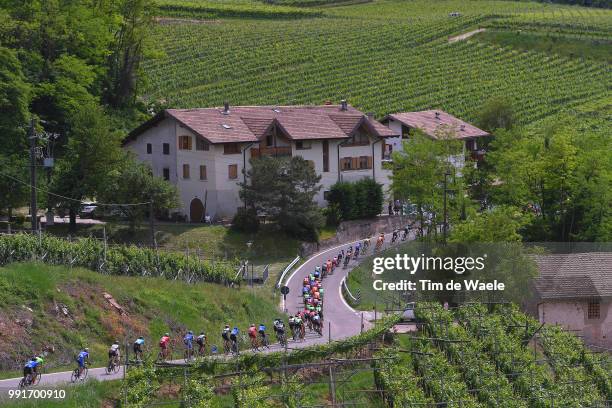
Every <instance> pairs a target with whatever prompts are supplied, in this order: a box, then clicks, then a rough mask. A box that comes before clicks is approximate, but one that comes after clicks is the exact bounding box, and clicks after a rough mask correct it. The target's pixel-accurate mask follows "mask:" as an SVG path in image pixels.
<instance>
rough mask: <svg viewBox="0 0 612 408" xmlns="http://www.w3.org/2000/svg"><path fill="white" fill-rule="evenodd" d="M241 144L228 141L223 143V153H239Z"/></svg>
mask: <svg viewBox="0 0 612 408" xmlns="http://www.w3.org/2000/svg"><path fill="white" fill-rule="evenodd" d="M239 153H240V145H239V144H238V143H226V144H224V145H223V154H239Z"/></svg>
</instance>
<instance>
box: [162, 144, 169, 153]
mask: <svg viewBox="0 0 612 408" xmlns="http://www.w3.org/2000/svg"><path fill="white" fill-rule="evenodd" d="M162 148H163V152H164V154H166V155H168V154H170V143H164V144H163V145H162Z"/></svg>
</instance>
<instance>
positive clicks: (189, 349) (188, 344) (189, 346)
mask: <svg viewBox="0 0 612 408" xmlns="http://www.w3.org/2000/svg"><path fill="white" fill-rule="evenodd" d="M183 343H185V357H186V358H187V359H190V358H191V357H192V356H193V332H192V331H191V330H189V331H188V332H187V334H186V335H185V337H183Z"/></svg>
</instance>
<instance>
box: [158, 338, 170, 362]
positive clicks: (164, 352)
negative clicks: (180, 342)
mask: <svg viewBox="0 0 612 408" xmlns="http://www.w3.org/2000/svg"><path fill="white" fill-rule="evenodd" d="M169 344H170V333H165V334H164V335H163V336H162V337H161V339H159V348H160V353H161V356H162V359H164V360H165V359H167V358H168V345H169Z"/></svg>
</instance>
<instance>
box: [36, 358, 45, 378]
mask: <svg viewBox="0 0 612 408" xmlns="http://www.w3.org/2000/svg"><path fill="white" fill-rule="evenodd" d="M36 362H37V363H38V365H37V366H36V367H35V368H34V374H38V371H39V368H42V366H43V364H44V363H45V360H44V359H43V355H42V354H39V355H37V356H36Z"/></svg>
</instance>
